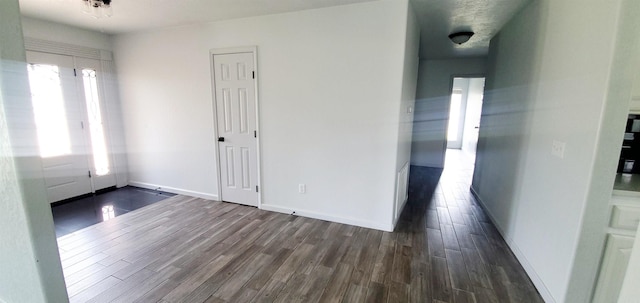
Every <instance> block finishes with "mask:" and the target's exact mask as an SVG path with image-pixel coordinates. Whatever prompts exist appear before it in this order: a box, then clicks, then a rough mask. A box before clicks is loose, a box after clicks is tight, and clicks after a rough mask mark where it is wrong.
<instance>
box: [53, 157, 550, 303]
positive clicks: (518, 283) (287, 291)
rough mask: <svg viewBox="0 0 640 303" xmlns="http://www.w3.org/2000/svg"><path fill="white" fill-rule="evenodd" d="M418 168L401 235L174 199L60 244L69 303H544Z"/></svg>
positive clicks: (457, 178) (502, 251)
mask: <svg viewBox="0 0 640 303" xmlns="http://www.w3.org/2000/svg"><path fill="white" fill-rule="evenodd" d="M469 178H470V176H469V173H468V171H465V170H460V171H456V170H447V171H445V172H444V174H443V175H442V177H441V178H440V171H439V170H436V169H429V168H421V167H412V168H411V180H410V183H411V184H410V199H409V202H408V204H407V206H406V207H405V210H404V212H403V214H402V216H401V220H400V222H399V224H398V226H397V227H396V231H395V232H394V233H388V232H382V231H377V230H371V229H367V228H361V227H355V226H349V225H344V224H338V223H331V222H326V221H321V220H315V219H309V218H303V217H296V216H290V215H285V214H279V213H273V212H267V211H261V210H258V209H256V208H252V207H245V206H240V205H235V204H230V203H223V202H214V201H207V200H203V199H198V198H191V197H186V196H175V197H172V198H169V199H167V200H164V201H161V202H157V203H155V204H153V205H150V206H147V207H145V208H142V209H139V210H136V211H133V212H131V213H128V214H125V215H123V216H121V217H116V218H114V219H112V220H110V221H107V222H103V223H100V224H97V225H94V226H92V227H90V228H87V229H83V230H81V231H78V232H75V233H73V234H69V235H66V236H63V237H60V238H59V239H58V244H59V247H60V256H61V260H62V264H63V268H64V274H65V280H66V282H67V290H68V293H69V297H70V301H71V302H164V303H166V302H394V303H395V302H433V303H436V302H543V301H542V299H541V298H540V296H539V295H538V293H537V292H536V290H535V288H534V287H533V285H532V283H531V281H530V280H529V278H528V277H527V275H526V273H525V272H524V270H523V269H522V267H521V266H520V264H519V263H518V261H517V260H516V258H515V257H514V256H513V254H512V253H511V251H510V250H509V248H508V247H507V245H506V244H505V242H504V240H503V239H502V238H501V237H500V235H499V233H498V232H497V230H496V229H495V227H494V226H493V225H492V224H491V223H490V222H489V220H488V219H487V217H486V215H485V214H484V213H483V210H482V209H481V208H480V207H479V205H478V204H477V203H476V202H475V201H474V199H473V198H472V197H471V195H470V194H469V190H468V189H469Z"/></svg>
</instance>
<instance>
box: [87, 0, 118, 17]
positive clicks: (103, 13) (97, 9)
mask: <svg viewBox="0 0 640 303" xmlns="http://www.w3.org/2000/svg"><path fill="white" fill-rule="evenodd" d="M82 4H83V5H82V12H84V13H85V14H88V15H91V16H92V17H94V18H96V19H99V18H102V17H107V18H108V17H111V16H113V9H112V8H111V0H82Z"/></svg>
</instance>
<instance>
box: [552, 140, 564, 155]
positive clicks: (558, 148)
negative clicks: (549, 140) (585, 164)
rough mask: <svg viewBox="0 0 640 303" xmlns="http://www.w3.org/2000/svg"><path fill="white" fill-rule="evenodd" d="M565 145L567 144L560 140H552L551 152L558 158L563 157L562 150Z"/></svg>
mask: <svg viewBox="0 0 640 303" xmlns="http://www.w3.org/2000/svg"><path fill="white" fill-rule="evenodd" d="M566 145H567V144H566V143H564V142H562V141H558V140H553V144H552V145H551V154H552V155H554V156H556V157H558V158H560V159H564V150H565V147H566Z"/></svg>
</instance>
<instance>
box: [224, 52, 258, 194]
mask: <svg viewBox="0 0 640 303" xmlns="http://www.w3.org/2000/svg"><path fill="white" fill-rule="evenodd" d="M213 65H214V85H215V103H216V121H217V128H218V153H219V159H220V163H219V169H220V184H221V188H220V194H221V197H220V199H221V200H223V201H227V202H234V203H240V204H245V205H252V206H257V205H258V187H257V185H258V164H257V162H258V161H257V159H258V157H257V144H256V140H257V139H256V137H257V134H256V98H255V70H254V61H253V53H235V54H221V55H213Z"/></svg>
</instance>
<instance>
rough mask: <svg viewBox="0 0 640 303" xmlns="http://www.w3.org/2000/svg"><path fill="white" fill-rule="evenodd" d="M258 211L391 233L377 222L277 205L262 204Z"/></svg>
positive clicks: (388, 225) (389, 227) (386, 227)
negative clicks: (293, 215) (292, 215)
mask: <svg viewBox="0 0 640 303" xmlns="http://www.w3.org/2000/svg"><path fill="white" fill-rule="evenodd" d="M260 209H263V210H268V211H275V212H279V213H283V214H289V215H291V214H294V212H295V215H297V216H302V217H307V218H313V219H319V220H325V221H331V222H336V223H342V224H348V225H355V226H360V227H366V228H371V229H377V230H382V231H388V232H392V231H393V226H392V225H390V224H381V223H377V222H371V221H363V220H359V219H353V218H344V217H337V216H332V215H328V214H321V213H317V212H312V211H305V210H300V209H291V208H287V207H282V206H277V205H270V204H264V203H263V204H262V205H261V206H260Z"/></svg>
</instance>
